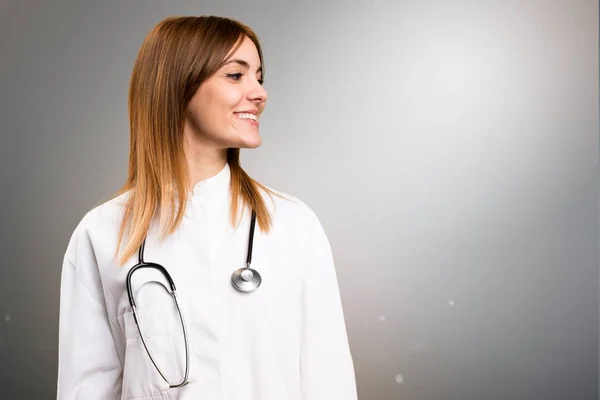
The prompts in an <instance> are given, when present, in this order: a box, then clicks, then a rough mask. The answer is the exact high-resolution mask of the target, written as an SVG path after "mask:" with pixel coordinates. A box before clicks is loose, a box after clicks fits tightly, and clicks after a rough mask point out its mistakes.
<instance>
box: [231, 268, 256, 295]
mask: <svg viewBox="0 0 600 400" xmlns="http://www.w3.org/2000/svg"><path fill="white" fill-rule="evenodd" d="M261 283H262V278H261V276H260V274H259V273H258V271H257V270H255V269H252V268H247V267H246V268H240V269H236V270H235V271H233V274H231V284H232V285H233V287H234V288H236V289H237V290H239V291H241V292H252V291H254V290H256V289H257V288H258V287H259V286H260V284H261Z"/></svg>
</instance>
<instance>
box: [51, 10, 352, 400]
mask: <svg viewBox="0 0 600 400" xmlns="http://www.w3.org/2000/svg"><path fill="white" fill-rule="evenodd" d="M264 72H265V71H264V64H263V57H262V51H261V47H260V45H259V40H258V38H257V36H256V34H255V33H254V32H253V31H252V30H251V29H250V28H249V27H247V26H245V25H244V24H241V23H240V22H237V21H234V20H231V19H228V18H223V17H216V16H202V17H171V18H167V19H165V20H164V21H162V22H160V23H159V24H158V25H157V26H156V27H155V28H154V29H153V30H152V31H151V32H150V33H149V34H148V36H147V37H146V39H145V41H144V43H143V44H142V46H141V49H140V51H139V54H138V57H137V60H136V62H135V65H134V68H133V74H132V76H131V82H130V88H129V113H130V128H131V141H130V145H131V148H130V158H129V176H128V178H127V181H126V183H125V185H124V187H123V188H122V189H121V190H120V191H119V192H118V193H117V194H116V196H115V197H113V198H112V199H111V200H109V201H107V202H105V203H104V204H102V205H100V206H98V207H96V208H94V209H93V210H91V211H90V212H88V213H87V214H86V215H85V217H84V218H83V219H82V220H81V222H80V223H79V225H78V226H77V228H76V229H75V231H74V233H73V235H72V237H71V240H70V242H69V245H68V248H67V250H66V253H65V257H64V264H63V269H62V283H61V295H60V329H59V342H60V343H59V370H58V398H59V399H84V400H93V399H102V400H107V399H137V400H140V399H182V400H183V399H210V400H219V399H223V400H286V399H290V400H317V399H319V400H321V399H327V400H330V399H335V400H354V399H356V397H357V395H356V384H355V376H354V367H353V362H352V357H351V353H350V350H349V345H348V338H347V333H346V327H345V322H344V315H343V310H342V303H341V300H340V293H339V289H338V283H337V279H336V272H335V267H334V263H333V259H332V253H331V249H330V246H329V242H328V239H327V236H326V234H325V232H324V230H323V227H322V225H321V223H320V222H319V219H318V217H317V216H316V215H315V213H314V212H313V211H312V210H311V209H310V208H309V207H308V206H307V205H306V204H305V203H304V202H302V201H301V200H299V199H298V198H295V197H292V196H290V195H287V194H284V193H282V192H279V191H277V190H275V189H272V188H269V187H266V186H264V185H261V184H260V183H258V182H257V181H255V180H253V179H252V178H250V177H249V176H248V175H247V174H246V173H245V172H244V170H243V169H242V168H241V167H240V163H239V152H240V150H239V149H240V148H256V147H258V146H260V144H261V138H260V135H259V122H258V121H259V119H260V115H261V113H262V112H263V111H264V108H265V103H266V100H267V92H266V91H265V89H264V87H263V86H262V83H263V77H264Z"/></svg>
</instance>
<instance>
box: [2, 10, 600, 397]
mask: <svg viewBox="0 0 600 400" xmlns="http://www.w3.org/2000/svg"><path fill="white" fill-rule="evenodd" d="M187 14H193V15H201V14H216V15H222V16H229V17H233V18H237V19H239V20H241V21H242V22H245V23H247V24H249V25H250V26H251V27H253V28H254V29H255V30H256V31H257V32H258V34H259V35H260V37H261V39H262V43H263V45H264V52H265V67H266V75H265V79H266V83H265V87H266V89H267V91H268V93H269V101H268V105H267V108H266V112H265V113H264V114H263V119H262V123H261V134H262V136H263V145H262V147H260V148H259V149H256V150H253V151H252V150H250V151H243V153H242V163H243V165H244V166H245V168H246V169H247V171H248V172H249V173H250V174H251V175H252V176H254V177H255V178H256V179H258V180H259V181H261V182H263V183H265V184H267V185H270V186H273V187H275V188H277V189H280V190H283V191H286V192H288V193H290V194H293V195H295V196H298V197H300V198H301V199H303V200H305V201H306V202H307V203H308V204H309V205H310V206H312V207H313V208H314V209H315V211H316V212H317V214H318V215H319V216H320V218H321V220H322V222H323V224H324V226H325V229H326V231H327V233H328V235H329V238H330V240H331V244H332V248H333V252H334V257H335V260H336V263H337V268H338V275H339V283H340V287H341V292H342V296H343V303H344V307H345V312H346V319H347V326H348V332H349V337H350V342H351V348H352V352H353V356H354V361H355V365H356V374H357V381H358V387H359V395H360V399H363V400H387V399H390V400H391V399H411V400H458V399H464V400H484V399H485V400H487V399H511V400H512V399H517V400H520V399H536V400H537V399H540V400H552V399H567V400H587V399H590V400H591V399H595V398H597V396H598V284H599V277H598V271H599V256H598V248H599V244H598V190H597V188H598V178H599V170H598V158H599V152H598V2H597V1H592V0H563V1H553V0H537V1H533V0H527V1H525V0H519V1H500V0H498V1H467V0H455V1H442V0H440V1H417V0H414V1H391V0H368V1H367V0H365V1H344V2H342V1H319V2H313V3H311V2H294V1H275V0H273V1H262V2H258V1H253V2H247V1H242V0H229V1H133V0H123V1H91V0H86V1H67V0H54V1H42V0H38V1H33V0H28V1H17V0H9V1H7V0H1V1H0V72H1V74H0V129H1V142H0V151H1V156H0V171H1V174H2V195H1V196H0V197H1V199H2V200H1V201H2V205H1V208H0V209H1V210H2V220H1V224H0V225H1V226H2V228H1V230H0V232H1V233H0V234H1V236H0V246H1V251H2V267H1V272H2V275H1V277H0V398H2V399H51V398H53V397H54V396H55V390H56V364H57V333H58V324H57V322H58V295H59V278H60V268H61V262H62V257H63V254H64V251H65V249H66V246H67V243H68V240H69V237H70V235H71V233H72V231H73V229H74V228H75V226H76V225H77V223H78V222H79V220H80V219H81V218H82V216H83V215H84V213H85V212H86V211H87V210H89V209H90V208H92V207H93V206H94V205H95V204H96V203H97V202H99V201H100V200H101V199H102V198H103V197H105V196H107V195H109V194H111V193H112V192H114V191H115V190H117V189H118V188H119V186H120V185H121V184H122V183H123V181H124V179H125V177H126V172H127V157H128V145H129V142H128V140H129V131H128V116H127V91H128V82H129V77H130V73H131V69H132V66H133V62H134V59H135V57H136V55H137V51H138V48H139V46H140V44H141V43H142V40H143V39H144V37H145V35H146V34H147V33H148V31H149V30H150V29H151V28H152V27H153V26H154V25H155V24H156V23H157V22H158V21H160V20H162V19H163V18H165V17H167V16H170V15H187ZM84 400H85V399H84ZM327 400H338V399H327ZM339 400H343V399H339Z"/></svg>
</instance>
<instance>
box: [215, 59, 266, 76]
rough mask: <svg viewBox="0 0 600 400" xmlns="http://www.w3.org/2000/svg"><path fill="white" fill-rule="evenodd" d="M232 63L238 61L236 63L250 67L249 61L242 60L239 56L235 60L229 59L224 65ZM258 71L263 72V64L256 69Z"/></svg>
mask: <svg viewBox="0 0 600 400" xmlns="http://www.w3.org/2000/svg"><path fill="white" fill-rule="evenodd" d="M230 63H236V64H240V65H241V66H242V67H244V68H246V69H249V68H250V64H248V62H247V61H244V60H240V59H239V58H234V59H233V60H229V61H227V62H226V63H225V64H223V65H227V64H230ZM256 72H261V73H262V66H260V67H258V69H257V70H256Z"/></svg>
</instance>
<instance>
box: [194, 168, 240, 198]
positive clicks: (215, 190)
mask: <svg viewBox="0 0 600 400" xmlns="http://www.w3.org/2000/svg"><path fill="white" fill-rule="evenodd" d="M230 182H231V168H230V167H229V163H225V166H224V167H223V169H221V171H219V172H218V173H217V174H216V175H213V176H211V177H210V178H208V179H205V180H203V181H200V182H198V183H196V184H195V185H194V188H193V189H192V190H191V191H190V193H189V195H190V197H192V198H193V199H194V200H212V199H213V198H219V199H220V198H222V197H223V196H225V195H226V194H228V193H229V185H230Z"/></svg>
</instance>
